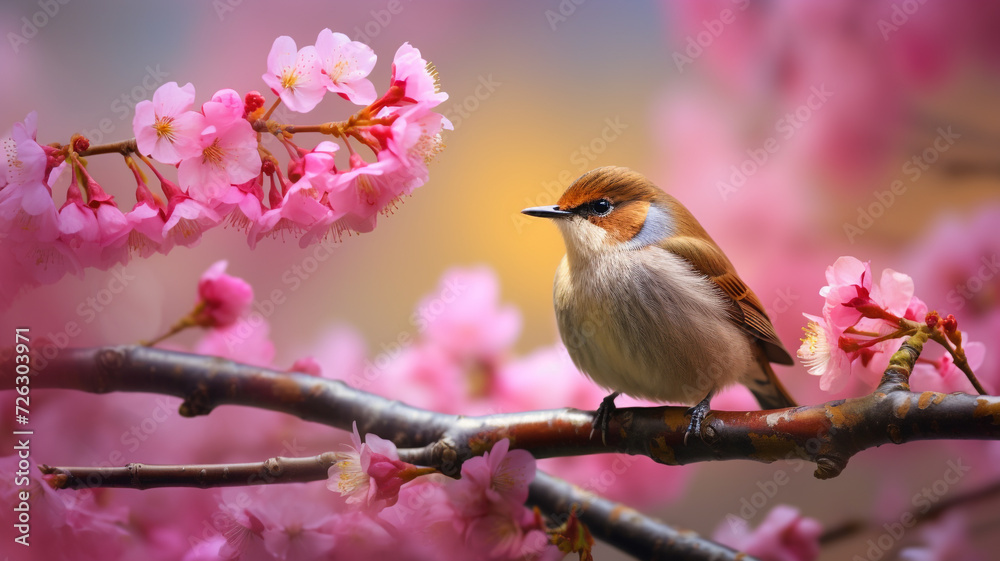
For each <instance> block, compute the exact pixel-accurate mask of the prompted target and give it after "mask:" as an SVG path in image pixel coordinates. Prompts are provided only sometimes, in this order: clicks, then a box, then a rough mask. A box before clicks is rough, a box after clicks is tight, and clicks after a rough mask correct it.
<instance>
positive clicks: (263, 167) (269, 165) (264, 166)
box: [260, 160, 275, 176]
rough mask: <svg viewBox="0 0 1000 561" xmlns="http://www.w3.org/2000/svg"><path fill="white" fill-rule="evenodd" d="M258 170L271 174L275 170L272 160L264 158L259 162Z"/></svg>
mask: <svg viewBox="0 0 1000 561" xmlns="http://www.w3.org/2000/svg"><path fill="white" fill-rule="evenodd" d="M260 171H261V172H263V174H264V175H267V176H271V175H273V174H274V171H275V169H274V160H264V161H263V162H261V164H260Z"/></svg>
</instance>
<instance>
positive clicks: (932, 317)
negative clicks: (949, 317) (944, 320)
mask: <svg viewBox="0 0 1000 561" xmlns="http://www.w3.org/2000/svg"><path fill="white" fill-rule="evenodd" d="M940 320H941V316H939V315H938V313H937V312H931V313H929V314H927V317H926V318H924V321H925V322H927V327H930V328H931V329H934V326H935V325H937V324H938V321H940Z"/></svg>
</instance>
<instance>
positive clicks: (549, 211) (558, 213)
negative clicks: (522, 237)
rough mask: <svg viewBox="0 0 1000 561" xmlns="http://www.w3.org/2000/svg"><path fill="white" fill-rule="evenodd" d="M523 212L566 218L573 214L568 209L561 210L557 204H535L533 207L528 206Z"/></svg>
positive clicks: (544, 216)
mask: <svg viewBox="0 0 1000 561" xmlns="http://www.w3.org/2000/svg"><path fill="white" fill-rule="evenodd" d="M521 213H522V214H527V215H528V216H538V217H541V218H566V217H567V216H572V215H573V213H572V212H570V211H568V210H559V207H558V206H556V205H552V206H533V207H531V208H526V209H524V210H522V211H521Z"/></svg>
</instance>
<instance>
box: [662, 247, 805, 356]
mask: <svg viewBox="0 0 1000 561" xmlns="http://www.w3.org/2000/svg"><path fill="white" fill-rule="evenodd" d="M658 245H659V247H661V248H663V249H665V250H667V251H669V252H671V253H673V254H675V255H677V256H679V257H682V258H684V260H685V261H687V262H688V263H690V264H691V266H692V267H693V268H694V269H695V271H696V272H699V273H701V274H703V275H705V276H706V277H707V278H708V280H710V281H712V282H713V283H715V285H716V286H718V287H719V288H720V289H721V290H722V292H723V293H724V294H725V295H726V296H728V297H729V298H730V299H731V300H732V303H733V305H732V306H730V310H729V317H730V319H732V321H733V323H735V324H736V325H738V326H739V327H740V328H742V329H744V330H745V331H746V332H747V333H749V334H750V335H752V336H753V337H754V338H756V339H757V340H758V341H760V342H761V346H762V347H763V349H764V353H765V356H766V357H767V360H769V361H771V362H774V363H777V364H789V365H790V364H795V361H794V360H792V355H791V354H789V353H788V350H786V349H785V346H784V345H782V344H781V340H780V339H778V335H777V334H776V333H775V332H774V326H773V325H771V320H770V319H768V317H767V313H766V312H764V306H763V305H762V304H761V303H760V300H759V299H758V298H757V295H756V294H754V293H753V291H752V290H750V288H749V287H748V286H747V285H746V284H745V283H744V282H743V280H742V279H740V277H739V276H738V275H737V274H736V270H735V269H734V268H733V264H732V263H730V262H729V259H727V258H726V256H725V255H724V254H723V253H722V250H720V249H719V247H718V246H717V245H715V244H714V243H713V242H710V241H708V240H704V239H701V238H695V237H672V238H667V239H665V240H663V241H661V242H660V243H659V244H658Z"/></svg>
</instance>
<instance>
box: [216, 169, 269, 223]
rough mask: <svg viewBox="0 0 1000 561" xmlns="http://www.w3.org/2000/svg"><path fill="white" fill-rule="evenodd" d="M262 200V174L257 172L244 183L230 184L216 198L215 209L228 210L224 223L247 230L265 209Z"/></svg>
mask: <svg viewBox="0 0 1000 561" xmlns="http://www.w3.org/2000/svg"><path fill="white" fill-rule="evenodd" d="M263 200H264V185H263V174H258V175H257V176H256V177H254V178H253V179H251V180H250V181H247V182H246V183H240V184H239V185H232V186H230V187H229V189H228V190H227V191H226V193H225V194H224V195H222V197H220V198H219V199H217V202H218V203H219V204H218V206H216V208H215V210H216V212H220V213H225V212H226V211H227V210H228V215H227V217H226V219H225V220H226V224H227V225H232V226H234V227H236V228H238V229H240V230H243V231H244V232H247V231H249V230H250V228H251V226H253V224H254V223H256V222H257V221H258V220H260V217H261V215H263V214H264V212H266V211H267V208H265V207H264V202H263Z"/></svg>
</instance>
